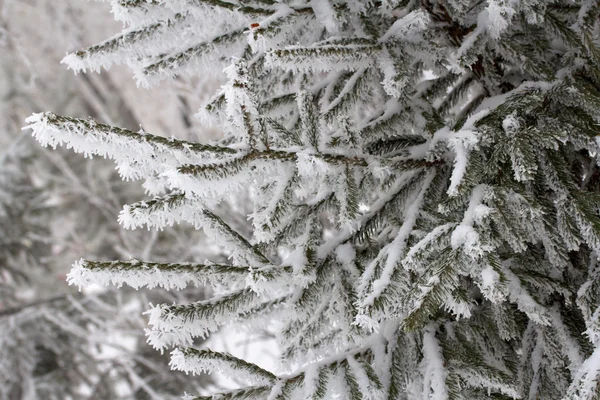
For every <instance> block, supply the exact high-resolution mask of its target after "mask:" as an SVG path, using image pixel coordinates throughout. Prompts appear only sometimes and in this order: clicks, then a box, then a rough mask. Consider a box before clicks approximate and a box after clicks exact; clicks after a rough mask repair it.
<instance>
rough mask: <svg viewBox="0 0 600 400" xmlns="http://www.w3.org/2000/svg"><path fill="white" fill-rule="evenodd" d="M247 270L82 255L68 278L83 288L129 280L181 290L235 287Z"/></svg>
mask: <svg viewBox="0 0 600 400" xmlns="http://www.w3.org/2000/svg"><path fill="white" fill-rule="evenodd" d="M236 271H237V272H238V273H236ZM248 272H249V271H248V270H247V269H245V268H237V267H232V266H221V265H213V264H210V263H207V264H205V265H200V264H191V263H180V264H177V263H173V264H157V263H144V262H141V261H138V260H131V261H111V262H105V263H96V262H93V261H87V260H84V259H81V260H79V261H77V262H76V263H75V264H73V268H72V269H71V272H69V274H68V275H67V282H68V283H69V285H76V286H79V288H80V289H81V287H85V286H89V285H92V284H96V285H101V286H111V285H115V286H117V287H121V286H123V284H126V285H129V286H131V287H132V288H134V289H136V290H137V289H139V288H141V287H147V288H149V289H153V288H155V287H162V288H164V289H166V290H172V289H176V290H181V289H184V288H186V287H188V286H189V284H193V285H194V286H196V287H201V286H205V285H207V284H209V285H210V286H212V287H214V288H221V287H224V286H225V284H227V286H228V287H230V288H232V287H235V286H236V282H237V285H238V286H239V285H242V284H243V283H244V282H245V279H246V276H247V274H248Z"/></svg>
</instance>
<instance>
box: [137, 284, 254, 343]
mask: <svg viewBox="0 0 600 400" xmlns="http://www.w3.org/2000/svg"><path fill="white" fill-rule="evenodd" d="M263 300H264V299H263ZM260 303H261V299H260V297H259V296H258V295H257V294H256V293H254V292H252V291H251V290H241V291H238V292H235V293H231V294H227V295H223V296H220V297H215V298H212V299H210V300H206V301H199V302H196V303H192V304H189V305H167V304H160V305H157V306H153V307H152V308H151V309H150V310H148V311H146V312H145V313H144V314H146V315H149V321H148V324H149V325H150V326H151V327H152V328H151V329H147V330H146V335H147V337H148V343H149V344H150V345H152V346H153V347H154V348H155V349H157V350H163V349H165V348H166V347H169V346H173V345H186V346H189V345H191V344H192V343H193V339H194V338H196V337H200V338H205V337H206V336H207V335H208V334H209V333H211V332H215V331H217V330H218V329H219V328H220V327H221V326H223V325H225V324H227V323H229V322H232V321H234V320H235V319H236V318H237V317H239V316H242V315H244V314H246V313H248V312H251V311H252V310H253V309H254V308H255V307H257V306H258V305H260Z"/></svg>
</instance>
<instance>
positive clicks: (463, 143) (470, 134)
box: [429, 115, 483, 196]
mask: <svg viewBox="0 0 600 400" xmlns="http://www.w3.org/2000/svg"><path fill="white" fill-rule="evenodd" d="M481 116H483V115H481ZM468 122H469V123H473V122H474V121H468ZM465 126H467V124H465ZM439 142H446V143H447V144H448V147H449V148H450V149H451V150H452V151H453V152H454V169H453V171H452V177H451V178H450V187H449V188H448V194H449V195H450V196H454V195H457V194H458V189H459V186H460V184H461V182H462V179H463V176H464V175H465V172H466V171H467V164H468V162H469V153H470V152H471V151H472V150H474V149H476V148H477V144H478V143H479V133H478V132H474V131H471V130H467V129H462V130H460V131H458V132H453V131H451V130H450V129H449V128H447V127H444V128H442V129H440V130H439V131H437V132H436V133H435V135H434V136H433V139H432V140H431V143H430V144H429V148H430V149H434V148H435V146H436V145H437V144H438V143H439Z"/></svg>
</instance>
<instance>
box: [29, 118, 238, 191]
mask: <svg viewBox="0 0 600 400" xmlns="http://www.w3.org/2000/svg"><path fill="white" fill-rule="evenodd" d="M26 122H27V123H29V124H30V125H28V126H26V127H24V128H23V129H31V130H32V131H33V133H32V134H33V136H34V137H35V139H36V140H37V141H38V142H40V143H41V144H42V146H50V147H52V148H56V147H57V146H59V145H64V146H65V147H66V148H72V149H73V150H74V151H75V152H77V153H83V154H84V155H85V156H88V157H91V156H92V155H99V156H101V157H104V158H110V159H114V160H115V161H116V163H117V169H118V170H119V173H120V174H121V176H122V177H123V178H124V179H126V180H129V179H142V178H145V177H147V176H152V175H153V174H154V173H156V172H162V171H164V170H165V168H166V166H170V167H178V166H181V165H184V164H202V163H203V162H210V161H214V160H215V159H218V158H219V156H220V154H221V155H226V154H230V153H235V151H234V150H231V149H219V148H216V147H212V146H204V145H201V144H198V143H189V142H185V141H181V140H176V139H168V138H164V137H160V136H154V135H147V134H146V133H145V132H144V131H143V130H142V131H140V132H132V131H128V130H125V129H119V128H113V127H110V126H107V125H103V124H99V123H97V122H96V121H94V120H92V119H87V120H84V119H76V118H67V117H59V116H56V115H54V114H52V113H39V114H33V115H31V116H30V117H28V118H27V119H26Z"/></svg>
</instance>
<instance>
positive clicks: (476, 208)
mask: <svg viewBox="0 0 600 400" xmlns="http://www.w3.org/2000/svg"><path fill="white" fill-rule="evenodd" d="M485 192H486V186H485V185H478V186H476V187H475V188H473V192H472V193H471V200H470V201H469V207H468V208H467V211H465V214H464V217H463V220H462V222H461V223H460V225H458V226H457V227H456V228H455V229H454V231H453V232H452V237H451V244H452V248H453V249H457V248H459V247H462V248H463V251H464V252H465V254H467V255H468V256H469V257H471V258H473V259H475V260H477V259H480V258H481V257H483V255H484V253H485V252H488V251H491V250H492V249H493V248H492V247H490V246H485V245H483V246H482V244H481V242H480V239H479V233H478V232H477V231H476V230H475V229H474V228H473V224H474V223H475V222H478V223H481V220H482V219H483V218H484V217H485V216H487V215H488V214H489V213H490V212H491V209H490V208H489V207H487V206H485V205H483V204H481V203H482V201H483V199H484V197H485V195H486V193H485Z"/></svg>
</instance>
